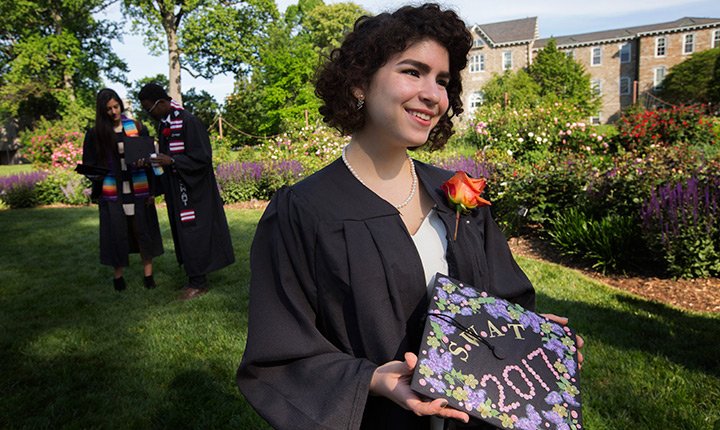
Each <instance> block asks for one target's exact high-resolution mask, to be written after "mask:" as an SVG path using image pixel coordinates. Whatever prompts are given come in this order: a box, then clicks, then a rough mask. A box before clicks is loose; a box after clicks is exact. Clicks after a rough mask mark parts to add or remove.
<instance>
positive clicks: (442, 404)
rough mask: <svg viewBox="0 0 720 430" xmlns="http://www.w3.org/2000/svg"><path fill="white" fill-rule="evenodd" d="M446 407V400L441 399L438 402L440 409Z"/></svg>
mask: <svg viewBox="0 0 720 430" xmlns="http://www.w3.org/2000/svg"><path fill="white" fill-rule="evenodd" d="M447 405H448V401H447V400H445V399H442V400H441V401H440V407H441V408H444V407H445V406H447Z"/></svg>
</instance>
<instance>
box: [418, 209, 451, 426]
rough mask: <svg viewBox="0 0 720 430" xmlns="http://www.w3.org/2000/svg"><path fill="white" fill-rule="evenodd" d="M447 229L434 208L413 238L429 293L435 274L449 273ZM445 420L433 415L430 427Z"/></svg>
mask: <svg viewBox="0 0 720 430" xmlns="http://www.w3.org/2000/svg"><path fill="white" fill-rule="evenodd" d="M446 234H447V231H446V230H445V225H444V224H443V222H442V220H441V219H440V217H439V216H438V214H437V211H436V210H435V208H433V209H432V210H431V211H430V213H429V214H427V216H426V217H425V219H424V220H423V222H422V224H420V228H419V229H418V231H417V232H415V234H414V235H412V240H413V242H415V248H417V251H418V254H420V260H422V265H423V270H424V271H425V282H426V284H427V290H428V295H429V294H430V293H431V292H432V287H433V285H434V284H435V274H436V273H438V272H440V273H444V274H447V273H448V263H447V258H445V254H446V252H447V236H446ZM444 424H445V420H443V419H442V418H440V417H431V419H430V428H431V429H432V430H443V427H444Z"/></svg>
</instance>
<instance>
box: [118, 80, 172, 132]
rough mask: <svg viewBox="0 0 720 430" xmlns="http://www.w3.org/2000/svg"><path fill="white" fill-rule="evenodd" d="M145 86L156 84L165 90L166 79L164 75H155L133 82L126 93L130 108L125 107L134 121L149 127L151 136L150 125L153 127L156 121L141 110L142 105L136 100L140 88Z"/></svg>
mask: <svg viewBox="0 0 720 430" xmlns="http://www.w3.org/2000/svg"><path fill="white" fill-rule="evenodd" d="M146 84H158V85H160V86H161V87H163V88H167V87H168V78H167V76H166V75H163V74H157V75H155V76H146V77H144V78H140V79H138V80H137V81H135V82H134V83H133V85H132V87H131V88H130V90H129V91H128V93H127V96H128V101H129V102H130V107H128V106H125V107H126V108H129V109H130V110H131V111H132V113H133V116H134V117H135V119H137V120H138V121H140V122H142V123H143V124H145V125H146V126H149V127H150V130H151V134H152V129H153V127H152V125H154V124H155V123H156V121H155V119H153V118H151V117H150V115H149V114H148V113H147V112H145V110H144V109H143V108H142V105H141V104H140V100H138V94H139V93H140V90H141V89H142V87H144V86H145V85H146Z"/></svg>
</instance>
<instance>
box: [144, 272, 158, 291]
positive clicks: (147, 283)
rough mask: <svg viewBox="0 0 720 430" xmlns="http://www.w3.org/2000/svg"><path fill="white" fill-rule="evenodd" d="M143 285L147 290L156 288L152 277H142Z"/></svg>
mask: <svg viewBox="0 0 720 430" xmlns="http://www.w3.org/2000/svg"><path fill="white" fill-rule="evenodd" d="M143 284H144V285H145V288H147V289H148V290H152V289H153V288H155V287H157V285H155V278H153V275H150V276H146V277H144V278H143Z"/></svg>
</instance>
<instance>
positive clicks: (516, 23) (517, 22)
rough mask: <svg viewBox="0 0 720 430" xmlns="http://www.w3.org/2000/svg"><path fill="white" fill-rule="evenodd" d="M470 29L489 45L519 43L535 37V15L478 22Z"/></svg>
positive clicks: (528, 41) (529, 41)
mask: <svg viewBox="0 0 720 430" xmlns="http://www.w3.org/2000/svg"><path fill="white" fill-rule="evenodd" d="M472 30H473V31H474V32H475V33H476V34H479V35H480V36H481V37H482V38H483V39H485V41H486V42H487V43H488V45H490V46H491V47H493V48H494V47H498V46H510V45H520V44H525V43H531V42H532V41H533V40H535V39H537V37H538V35H537V17H536V16H534V17H531V18H523V19H514V20H512V21H502V22H494V23H490V24H478V25H474V26H473V27H472Z"/></svg>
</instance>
